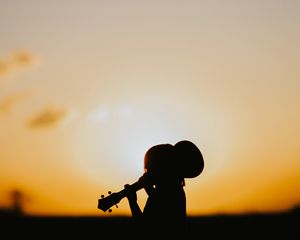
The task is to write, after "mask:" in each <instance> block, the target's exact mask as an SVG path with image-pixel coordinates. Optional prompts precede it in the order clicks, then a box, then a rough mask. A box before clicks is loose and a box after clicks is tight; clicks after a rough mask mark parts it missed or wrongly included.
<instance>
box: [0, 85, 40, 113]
mask: <svg viewBox="0 0 300 240" xmlns="http://www.w3.org/2000/svg"><path fill="white" fill-rule="evenodd" d="M34 93H35V92H33V91H25V92H18V93H14V94H11V95H7V96H5V97H3V98H2V99H0V116H1V115H6V114H9V113H10V112H11V111H12V110H13V109H14V108H15V107H16V106H17V105H18V104H19V103H21V102H23V101H25V100H26V99H28V98H29V97H31V96H33V95H34Z"/></svg>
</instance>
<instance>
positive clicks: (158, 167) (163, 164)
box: [144, 144, 183, 184]
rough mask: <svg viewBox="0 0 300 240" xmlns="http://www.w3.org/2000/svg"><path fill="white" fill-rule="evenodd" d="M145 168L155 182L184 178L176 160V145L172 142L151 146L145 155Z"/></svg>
mask: <svg viewBox="0 0 300 240" xmlns="http://www.w3.org/2000/svg"><path fill="white" fill-rule="evenodd" d="M144 169H145V172H147V173H149V174H150V175H151V177H152V180H153V181H154V183H155V184H161V183H164V182H172V181H178V180H181V179H182V180H183V178H182V176H181V175H180V173H179V170H178V166H177V162H176V161H175V155H174V146H173V145H171V144H159V145H155V146H153V147H151V148H150V149H149V150H148V151H147V152H146V154H145V157H144Z"/></svg>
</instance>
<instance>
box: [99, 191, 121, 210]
mask: <svg viewBox="0 0 300 240" xmlns="http://www.w3.org/2000/svg"><path fill="white" fill-rule="evenodd" d="M108 194H109V195H108V196H106V197H105V196H104V195H101V198H99V199H98V208H99V209H101V210H102V211H104V212H106V211H107V210H108V212H111V211H112V210H111V209H110V208H111V207H112V206H114V205H116V207H118V205H117V204H118V203H119V202H120V200H121V199H122V196H120V194H119V193H111V191H109V192H108Z"/></svg>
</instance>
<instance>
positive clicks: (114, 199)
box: [98, 181, 144, 212]
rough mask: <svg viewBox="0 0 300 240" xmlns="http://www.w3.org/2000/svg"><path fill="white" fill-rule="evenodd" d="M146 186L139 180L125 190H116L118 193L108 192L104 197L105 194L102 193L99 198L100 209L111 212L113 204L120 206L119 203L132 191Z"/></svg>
mask: <svg viewBox="0 0 300 240" xmlns="http://www.w3.org/2000/svg"><path fill="white" fill-rule="evenodd" d="M143 187H144V184H143V183H142V182H141V181H137V182H135V183H133V184H131V185H129V186H128V187H126V188H124V189H123V190H121V191H119V192H116V193H111V192H110V191H109V192H108V194H109V196H107V197H104V195H101V198H100V199H98V209H100V210H102V211H104V212H106V211H107V210H108V212H111V211H112V210H111V209H110V208H111V207H112V206H114V205H116V207H118V205H117V204H118V203H119V202H120V201H121V200H122V199H123V198H124V197H126V196H127V195H128V194H129V193H131V192H137V191H138V190H140V189H142V188H143Z"/></svg>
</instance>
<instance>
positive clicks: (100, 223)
mask: <svg viewBox="0 0 300 240" xmlns="http://www.w3.org/2000/svg"><path fill="white" fill-rule="evenodd" d="M0 224H1V236H0V239H41V240H42V239H143V238H142V236H141V234H139V233H138V232H136V231H135V230H134V224H133V222H132V219H131V218H126V217H110V218H99V217H25V216H1V218H0ZM188 229H189V237H187V239H190V240H193V239H266V240H267V239H300V234H299V233H300V214H299V211H293V212H288V213H283V214H269V215H261V214H251V215H236V216H232V215H223V216H213V217H193V218H188Z"/></svg>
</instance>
